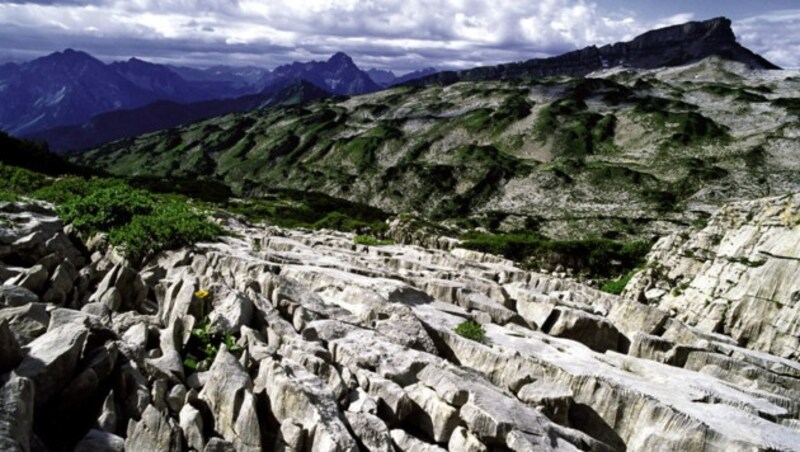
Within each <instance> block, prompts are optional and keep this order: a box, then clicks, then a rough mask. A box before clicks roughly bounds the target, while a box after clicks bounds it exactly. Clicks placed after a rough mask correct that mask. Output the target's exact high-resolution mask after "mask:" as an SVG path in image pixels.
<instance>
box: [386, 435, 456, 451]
mask: <svg viewBox="0 0 800 452" xmlns="http://www.w3.org/2000/svg"><path fill="white" fill-rule="evenodd" d="M390 435H391V436H392V444H393V445H394V447H395V449H397V450H399V451H401V452H445V450H444V449H442V448H441V447H439V446H437V445H435V444H430V443H426V442H425V441H422V440H421V439H419V438H417V437H415V436H413V435H410V434H409V433H408V432H406V431H405V430H400V429H395V430H392V431H391V432H390Z"/></svg>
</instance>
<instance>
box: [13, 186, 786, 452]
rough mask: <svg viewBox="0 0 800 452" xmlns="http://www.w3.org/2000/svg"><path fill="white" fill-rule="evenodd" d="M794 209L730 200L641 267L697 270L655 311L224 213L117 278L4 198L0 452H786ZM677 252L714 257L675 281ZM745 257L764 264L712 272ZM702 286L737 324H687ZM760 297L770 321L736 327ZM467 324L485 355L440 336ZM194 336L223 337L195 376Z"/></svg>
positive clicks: (416, 252) (441, 257)
mask: <svg viewBox="0 0 800 452" xmlns="http://www.w3.org/2000/svg"><path fill="white" fill-rule="evenodd" d="M798 199H800V195H795V196H793V197H783V198H771V199H764V200H759V201H753V202H750V203H741V204H734V205H731V206H729V207H726V208H725V209H722V210H721V211H720V212H719V214H717V216H715V217H713V218H712V219H711V221H710V222H709V224H708V227H707V228H705V229H704V230H701V231H688V232H687V233H686V234H685V235H686V237H681V238H680V241H681V242H680V243H679V244H676V243H677V242H676V240H678V239H676V238H674V237H673V238H668V239H664V241H663V242H662V243H661V244H660V245H659V248H657V250H656V251H655V253H654V254H653V256H652V257H651V262H661V261H663V262H665V263H664V266H665V267H667V268H672V269H673V270H672V271H671V272H670V274H673V275H674V274H678V273H681V274H684V275H687V276H686V278H687V279H686V280H689V278H691V277H692V275H693V279H692V284H691V287H693V290H689V289H688V288H687V289H686V290H685V291H684V294H683V295H681V296H680V297H678V296H676V297H674V299H668V298H666V297H664V298H658V297H655V296H654V295H655V294H654V292H653V288H651V287H650V286H649V285H647V284H645V283H644V279H641V280H640V281H639V282H638V283H636V287H639V288H641V289H646V290H645V295H643V296H642V297H636V296H633V295H635V294H637V293H638V292H637V291H636V290H633V289H632V290H631V292H630V294H631V297H632V298H630V297H629V298H625V297H618V296H614V295H609V294H605V293H601V292H598V291H596V290H594V289H591V288H589V287H586V286H583V285H581V284H578V283H576V282H573V281H571V280H566V279H560V278H557V277H554V276H550V275H544V274H539V273H533V272H528V271H524V270H521V269H519V268H517V267H515V266H514V265H513V263H511V262H509V261H506V260H503V259H500V258H498V257H496V256H491V255H485V254H481V253H476V252H472V251H467V250H464V249H460V248H458V247H457V243H456V242H449V244H448V245H447V246H441V247H440V248H442V249H430V248H422V247H419V246H414V245H388V246H379V247H368V246H364V245H354V244H353V237H352V236H351V235H349V234H344V233H336V232H325V231H318V232H308V231H302V230H285V229H279V228H271V227H266V228H265V227H263V226H255V225H249V224H243V223H239V222H238V221H237V220H236V219H230V218H229V219H226V220H224V221H225V225H226V227H227V228H228V229H229V230H231V231H232V232H235V234H232V235H231V236H228V237H225V238H223V239H222V241H220V242H218V243H205V244H198V245H197V246H195V247H193V248H191V249H183V250H179V251H174V252H167V253H163V254H161V255H159V256H157V257H155V258H153V259H151V260H150V261H149V262H147V263H146V264H145V265H144V267H143V268H141V269H133V268H131V267H130V266H129V265H128V264H127V263H126V262H125V261H123V260H122V259H120V258H119V257H118V256H117V255H116V253H115V252H114V251H113V250H109V251H104V250H102V249H95V247H96V246H97V245H96V243H99V241H96V240H95V241H90V245H91V248H90V249H87V248H86V247H85V246H84V245H83V244H82V243H81V242H80V241H78V240H77V239H76V238H75V237H73V236H72V235H71V234H70V229H69V228H66V229H65V228H64V226H63V225H62V224H61V223H60V221H59V220H58V218H57V217H56V216H55V215H54V213H53V212H52V211H51V210H50V209H49V207H47V206H41V205H32V204H19V203H17V204H13V203H0V262H2V264H0V274H2V277H3V278H2V279H3V280H4V281H5V283H4V285H2V286H0V344H1V345H2V347H1V348H0V350H2V354H0V357H2V362H1V363H0V364H2V366H0V372H4V373H3V374H2V376H0V406H2V407H3V409H2V410H0V447H2V448H3V450H20V451H29V450H42V449H43V448H44V447H46V448H48V449H49V450H73V448H74V449H75V450H113V451H121V450H129V451H134V450H136V451H138V450H164V451H182V450H195V451H216V450H243V451H251V450H252V451H257V450H290V451H304V450H326V451H355V450H370V451H419V450H429V451H437V450H445V449H447V450H453V451H464V450H470V451H486V450H513V451H541V450H559V451H560V450H565V451H566V450H587V451H624V450H629V451H650V450H698V451H719V450H726V451H739V450H782V451H789V450H800V402H799V401H800V362H798V355H797V348H796V347H793V345H792V342H791V340H790V339H791V336H792V335H794V338H795V339H796V338H797V333H796V330H792V329H791V328H792V327H791V325H795V327H794V328H796V325H797V312H798V309H799V308H800V299H799V298H798V297H797V296H796V293H797V287H796V284H797V281H798V280H800V278H799V276H800V270H799V269H798V267H797V265H794V264H796V263H797V262H800V261H798V260H797V257H798V254H797V250H796V244H797V231H798V228H800V226H798V224H799V223H800V204H799V203H798ZM712 233H713V234H717V235H721V236H722V237H723V239H722V240H721V242H720V243H719V244H717V245H710V244H708V243H709V242H708V240H711V239H709V238H708V235H709V234H712ZM787 240H788V241H787ZM440 242H442V243H444V242H443V241H442V240H440ZM710 243H713V240H711V242H710ZM690 244H694V245H690ZM703 244H706V245H703ZM781 244H783V245H781ZM715 247H717V248H715ZM674 249H680V250H689V249H695V250H696V251H697V253H696V255H698V254H700V251H701V250H710V251H709V255H708V256H707V258H706V259H707V260H706V261H705V263H694V264H693V263H691V262H689V261H684V257H677V256H676V255H674V254H670V253H671V251H670V250H674ZM714 249H716V255H712V254H711V251H713V250H714ZM762 251H763V252H762ZM737 253H738V254H737ZM754 253H758V256H761V255H764V256H766V257H763V258H761V257H760V259H763V260H765V263H764V264H763V265H760V266H756V265H752V266H748V265H746V264H745V265H744V267H735V266H733V267H731V268H728V267H727V265H728V264H723V263H722V262H721V260H722V259H723V257H729V258H732V259H734V260H736V259H739V260H740V262H739V263H736V265H739V264H740V263H741V262H744V261H743V260H742V259H747V261H748V262H751V261H752V260H753V259H754V256H755V255H756V254H754ZM765 253H768V254H765ZM697 257H698V259H701V256H697ZM717 261H720V262H717ZM773 261H774V262H773ZM681 262H683V263H684V265H677V264H676V263H681ZM698 262H699V261H698ZM787 264H788V265H787ZM717 265H719V266H722V267H725V268H720V269H719V270H720V271H717V270H715V268H716V267H715V266H717ZM654 268H655V267H652V266H651V270H653V269H654ZM762 268H764V269H770V271H771V272H772V273H770V275H771V276H769V277H767V275H766V274H764V273H758V272H759V269H762ZM764 271H766V270H764ZM704 275H706V276H704ZM711 275H717V276H719V275H722V276H719V277H718V278H716V279H712V278H711ZM645 277H647V278H651V279H652V280H653V285H654V287H655V288H657V289H661V288H662V287H663V288H665V289H666V288H667V287H666V286H665V284H666V283H665V282H663V281H662V280H661V279H654V278H655V277H654V276H653V275H651V274H650V273H646V275H645V276H643V277H642V278H645ZM700 281H705V282H704V283H703V284H701V283H700ZM759 281H761V282H763V283H764V286H763V287H762V289H757V286H759V284H760V282H759ZM737 288H738V289H737ZM201 289H202V290H203V291H207V292H208V294H209V295H208V296H205V294H204V293H203V292H198V290H201ZM753 290H761V291H762V292H758V294H759V295H758V297H752V298H753V299H752V300H749V301H747V300H748V298H747V294H750V293H751V292H752V291H753ZM703 291H717V292H719V291H721V292H722V293H723V295H721V296H720V299H723V298H724V299H725V300H727V303H728V305H729V311H731V312H732V311H735V312H736V313H737V314H736V315H735V316H734V315H730V316H727V315H723V316H722V317H720V318H721V319H722V320H720V324H722V325H723V326H722V327H717V326H714V327H709V326H708V325H706V324H704V323H703V322H702V321H700V319H701V316H705V314H704V313H703V311H702V309H704V307H703V306H705V305H704V304H702V303H701V304H697V306H695V304H696V303H700V302H699V301H695V300H696V299H697V297H696V296H695V295H693V294H700V293H703ZM764 293H769V294H770V297H771V298H770V299H769V300H766V299H765V297H764V296H763V295H764ZM670 300H672V301H670ZM737 300H739V301H738V302H737ZM643 301H645V302H643ZM756 302H758V303H769V304H770V305H772V304H775V305H781V309H782V310H776V311H769V312H763V314H764V316H763V317H754V315H761V314H762V311H759V307H758V306H759V305H756V304H755V303H756ZM680 303H683V305H681V304H680ZM748 303H749V304H748ZM682 306H687V308H683V307H682ZM774 309H778V308H774ZM712 311H713V310H712ZM749 311H752V312H753V313H755V314H752V315H751V314H749ZM713 312H716V311H713ZM706 317H707V316H706ZM728 317H730V320H728ZM468 319H469V320H472V321H475V322H478V323H480V324H481V325H482V328H483V329H484V331H485V338H484V339H483V340H482V341H478V340H473V339H468V338H466V337H463V336H461V335H459V334H457V333H456V332H455V331H454V330H455V328H456V327H457V326H458V325H460V324H461V323H462V322H464V321H466V320H468ZM758 322H761V323H758ZM768 324H769V325H768ZM783 324H785V325H786V326H785V327H784V326H782V325H783ZM781 328H783V329H781ZM740 329H741V330H742V331H747V332H748V335H747V336H743V335H741V334H740ZM197 330H201V331H212V332H214V333H215V334H219V335H222V336H224V337H225V340H224V341H222V342H220V343H216V344H214V343H211V345H215V346H216V347H217V348H218V351H215V353H214V354H213V356H212V358H213V359H212V360H211V362H210V363H208V365H200V366H198V367H197V368H196V369H192V367H190V366H187V365H186V362H185V361H184V360H185V359H186V357H187V352H189V350H190V349H191V347H192V343H193V342H192V341H194V340H196V338H197V336H196V335H197V333H196V331H197ZM761 335H763V336H761ZM769 338H772V339H774V341H773V342H774V343H775V344H778V347H767V346H765V345H764V344H766V342H767V341H768V339H769Z"/></svg>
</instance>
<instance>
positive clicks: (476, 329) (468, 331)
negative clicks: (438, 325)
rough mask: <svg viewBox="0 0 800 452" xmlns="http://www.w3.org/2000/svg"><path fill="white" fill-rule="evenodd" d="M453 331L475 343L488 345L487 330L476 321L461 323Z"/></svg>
mask: <svg viewBox="0 0 800 452" xmlns="http://www.w3.org/2000/svg"><path fill="white" fill-rule="evenodd" d="M453 331H455V332H456V334H458V335H460V336H463V337H465V338H467V339H470V340H473V341H475V342H480V343H481V344H484V343H486V330H485V329H483V326H482V325H481V324H480V323H478V322H476V321H474V320H471V319H470V320H466V321H464V322H462V323H460V324H459V325H458V326H457V327H455V329H454V330H453Z"/></svg>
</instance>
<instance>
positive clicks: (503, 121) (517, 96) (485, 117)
mask: <svg viewBox="0 0 800 452" xmlns="http://www.w3.org/2000/svg"><path fill="white" fill-rule="evenodd" d="M531 108H533V102H531V101H530V99H528V97H527V96H526V95H525V94H524V93H522V92H520V93H514V94H512V95H510V96H507V97H506V98H505V99H504V100H503V103H501V104H500V106H498V107H497V109H495V110H492V109H490V108H479V109H477V110H473V111H471V112H469V113H467V114H465V115H464V116H463V117H462V119H461V120H462V124H463V126H464V127H465V128H466V129H467V130H469V131H471V132H489V133H490V134H491V135H499V134H500V133H502V132H503V131H505V130H506V129H507V128H508V126H510V125H511V124H513V123H515V122H517V121H519V120H521V119H524V118H526V117H528V116H529V115H530V114H531Z"/></svg>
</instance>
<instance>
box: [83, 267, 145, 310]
mask: <svg viewBox="0 0 800 452" xmlns="http://www.w3.org/2000/svg"><path fill="white" fill-rule="evenodd" d="M112 288H115V289H116V290H117V291H118V292H119V294H120V296H121V298H122V302H121V309H122V310H126V311H128V310H131V311H137V310H139V308H140V307H141V306H142V303H143V302H144V299H145V297H146V296H147V286H146V285H145V284H144V281H142V277H141V276H139V273H138V272H136V270H134V269H132V268H130V267H127V266H124V265H120V264H117V265H115V266H114V268H112V269H111V271H109V272H108V273H106V275H105V277H104V278H103V280H102V281H100V284H98V286H97V290H96V291H95V293H94V294H93V295H92V296H91V297H89V301H101V300H102V299H103V296H104V295H105V294H106V292H108V291H109V290H111V289H112Z"/></svg>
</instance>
